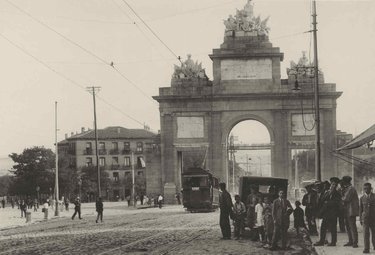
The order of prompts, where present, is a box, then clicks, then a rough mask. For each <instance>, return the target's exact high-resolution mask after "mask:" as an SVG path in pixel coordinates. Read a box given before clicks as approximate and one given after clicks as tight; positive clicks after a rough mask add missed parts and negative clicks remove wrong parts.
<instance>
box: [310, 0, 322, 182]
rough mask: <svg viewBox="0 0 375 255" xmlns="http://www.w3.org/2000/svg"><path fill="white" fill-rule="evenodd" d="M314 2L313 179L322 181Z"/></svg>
mask: <svg viewBox="0 0 375 255" xmlns="http://www.w3.org/2000/svg"><path fill="white" fill-rule="evenodd" d="M316 16H317V14H316V1H315V0H313V14H312V17H313V23H312V24H313V34H314V78H315V90H314V99H315V100H314V101H315V178H316V179H317V180H318V181H321V180H322V171H321V162H320V108H319V107H320V106H319V67H318V39H317V28H316V25H317V24H318V23H317V21H316Z"/></svg>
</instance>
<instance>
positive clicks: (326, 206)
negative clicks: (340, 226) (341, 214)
mask: <svg viewBox="0 0 375 255" xmlns="http://www.w3.org/2000/svg"><path fill="white" fill-rule="evenodd" d="M330 181H331V186H330V189H329V190H328V191H327V192H325V193H324V195H323V197H322V200H321V208H320V212H319V214H320V217H321V218H322V219H323V220H322V225H321V227H320V239H319V241H318V242H316V243H315V244H314V246H323V245H324V243H325V240H326V234H327V230H329V231H330V232H331V238H332V240H331V243H329V244H328V246H336V242H337V229H336V225H337V217H338V210H339V207H340V202H341V195H340V193H339V192H338V191H337V186H338V183H339V181H340V179H339V178H337V177H332V178H331V180H330Z"/></svg>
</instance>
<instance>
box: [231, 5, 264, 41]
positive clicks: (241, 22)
mask: <svg viewBox="0 0 375 255" xmlns="http://www.w3.org/2000/svg"><path fill="white" fill-rule="evenodd" d="M251 1H252V0H248V2H247V4H246V5H245V7H244V9H243V10H237V13H236V15H235V17H233V16H232V15H229V18H228V19H227V20H224V25H225V32H228V31H244V32H257V34H258V35H268V32H269V30H270V28H269V27H268V26H267V22H268V19H269V17H267V18H266V19H264V20H262V19H261V18H260V16H258V17H255V16H254V12H253V8H254V7H253V4H252V3H251Z"/></svg>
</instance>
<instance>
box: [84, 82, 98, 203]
mask: <svg viewBox="0 0 375 255" xmlns="http://www.w3.org/2000/svg"><path fill="white" fill-rule="evenodd" d="M87 91H89V92H90V93H91V94H92V99H93V103H94V130H95V155H96V169H97V173H98V197H101V189H100V166H99V150H98V129H97V125H96V102H95V92H96V91H100V87H94V86H92V87H87Z"/></svg>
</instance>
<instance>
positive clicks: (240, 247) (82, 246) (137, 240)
mask: <svg viewBox="0 0 375 255" xmlns="http://www.w3.org/2000/svg"><path fill="white" fill-rule="evenodd" d="M105 206H106V205H105ZM111 206H112V207H111V208H108V206H107V207H105V209H104V222H103V223H95V216H94V212H93V211H92V209H93V208H91V211H90V213H87V211H86V214H85V211H83V219H82V220H79V219H75V220H71V219H70V217H60V218H53V219H51V220H48V221H46V222H43V221H42V222H37V223H34V224H31V225H24V226H18V227H15V228H8V229H3V230H0V255H3V254H28V255H30V254H98V255H99V254H100V255H101V254H108V255H112V254H261V255H267V254H315V253H313V252H312V251H311V247H310V246H309V245H306V242H305V241H304V240H302V239H303V238H302V237H297V236H296V235H295V233H294V232H291V233H289V234H290V239H291V243H290V246H291V248H290V249H289V250H288V251H274V252H272V251H269V250H267V249H264V248H263V245H262V244H261V243H260V242H252V241H250V240H233V239H232V240H221V239H220V238H221V233H220V228H219V225H218V221H219V212H218V211H217V212H211V213H188V212H185V210H184V209H183V208H182V207H181V206H167V207H163V208H162V209H159V208H147V209H133V208H130V209H129V208H126V207H125V205H120V204H119V205H116V204H114V205H111ZM83 210H85V208H83ZM86 210H89V209H86ZM114 212H115V213H114ZM106 213H107V214H106Z"/></svg>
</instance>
